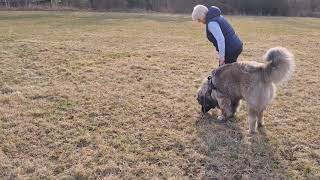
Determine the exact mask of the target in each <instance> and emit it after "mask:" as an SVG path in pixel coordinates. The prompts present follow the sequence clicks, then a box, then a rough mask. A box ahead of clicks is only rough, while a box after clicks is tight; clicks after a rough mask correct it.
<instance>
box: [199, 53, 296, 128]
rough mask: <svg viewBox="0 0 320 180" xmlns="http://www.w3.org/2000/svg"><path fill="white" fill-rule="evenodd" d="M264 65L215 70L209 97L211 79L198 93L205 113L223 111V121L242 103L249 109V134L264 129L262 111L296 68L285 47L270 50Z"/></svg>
mask: <svg viewBox="0 0 320 180" xmlns="http://www.w3.org/2000/svg"><path fill="white" fill-rule="evenodd" d="M264 60H265V61H266V62H267V63H265V64H263V63H258V62H254V61H242V62H237V63H232V64H226V65H224V66H221V67H219V68H217V69H216V70H214V71H213V72H214V73H213V74H212V79H211V80H210V81H212V85H213V86H214V88H213V89H212V91H211V92H210V93H209V94H208V91H207V90H208V87H210V83H209V84H208V80H206V81H205V82H203V83H202V85H201V87H200V88H199V90H198V96H197V100H198V102H199V104H200V105H201V106H202V112H204V113H206V112H208V111H209V110H210V109H211V108H215V107H219V108H220V109H221V114H222V115H221V116H219V119H220V120H224V119H228V118H230V117H232V116H233V115H234V113H235V112H236V108H237V106H238V104H239V100H240V99H243V100H244V101H246V102H247V106H248V114H249V117H248V123H249V132H250V133H251V134H252V133H255V132H256V126H257V125H258V127H262V126H263V124H264V123H263V119H262V116H263V111H264V110H265V109H266V108H267V105H268V104H270V103H271V101H272V99H273V98H274V97H275V94H276V86H278V85H280V84H281V83H283V82H284V81H287V80H289V78H290V76H291V75H292V73H293V71H294V67H295V63H294V57H293V55H292V54H291V53H290V52H289V51H288V50H287V49H286V48H283V47H275V48H271V49H269V50H268V51H267V53H266V54H265V55H264Z"/></svg>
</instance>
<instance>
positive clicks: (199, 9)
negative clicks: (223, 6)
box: [192, 5, 208, 24]
mask: <svg viewBox="0 0 320 180" xmlns="http://www.w3.org/2000/svg"><path fill="white" fill-rule="evenodd" d="M207 13H208V8H207V7H206V6H204V5H196V6H195V7H194V8H193V12H192V20H193V21H197V22H201V23H203V24H205V23H206V15H207Z"/></svg>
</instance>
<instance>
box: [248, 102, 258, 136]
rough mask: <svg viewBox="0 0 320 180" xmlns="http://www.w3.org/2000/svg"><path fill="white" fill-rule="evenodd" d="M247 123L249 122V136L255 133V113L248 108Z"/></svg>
mask: <svg viewBox="0 0 320 180" xmlns="http://www.w3.org/2000/svg"><path fill="white" fill-rule="evenodd" d="M248 122H249V133H250V134H254V133H256V126H257V111H256V110H254V109H253V108H250V107H249V117H248Z"/></svg>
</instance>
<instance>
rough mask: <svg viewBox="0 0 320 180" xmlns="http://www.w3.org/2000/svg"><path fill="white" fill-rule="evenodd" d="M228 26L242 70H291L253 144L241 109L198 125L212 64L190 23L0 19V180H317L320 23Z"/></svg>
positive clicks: (143, 18) (249, 21)
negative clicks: (199, 96)
mask: <svg viewBox="0 0 320 180" xmlns="http://www.w3.org/2000/svg"><path fill="white" fill-rule="evenodd" d="M227 18H228V20H230V22H231V24H232V25H233V26H234V28H235V30H236V32H237V33H238V34H239V36H240V37H241V39H242V40H243V42H244V51H243V53H242V54H241V55H240V58H239V60H240V61H242V60H256V61H259V62H261V61H262V60H261V57H262V55H263V54H264V53H265V52H266V51H267V49H268V48H271V47H275V46H284V47H286V48H288V49H289V50H290V51H291V52H292V53H293V54H294V55H295V58H296V71H295V72H294V75H293V77H292V79H291V80H290V81H289V82H287V83H285V84H284V85H282V86H280V87H279V88H278V95H277V97H276V98H275V100H274V101H273V104H272V105H271V106H269V108H268V109H267V111H266V112H265V114H264V119H265V124H266V127H265V129H263V130H262V131H260V132H259V133H258V134H256V135H254V136H248V132H247V130H248V124H247V112H246V104H245V103H244V102H243V103H242V104H241V107H240V112H238V113H237V117H236V118H235V119H234V120H232V121H229V122H227V123H219V122H218V121H217V120H216V118H217V115H218V110H211V111H210V113H209V114H207V115H201V112H200V106H199V105H198V102H197V101H196V96H195V95H196V91H197V88H198V87H199V85H200V83H201V82H202V79H203V78H205V77H206V76H207V75H208V74H209V72H210V71H211V69H212V68H215V67H217V66H218V62H217V58H216V53H215V50H214V49H213V48H212V45H211V44H209V43H208V41H207V39H206V37H205V31H204V26H203V25H200V24H198V23H195V22H192V21H191V17H190V16H187V15H169V14H134V13H132V14H126V13H94V12H41V11H38V12H32V11H29V12H27V11H25V12H23V11H20V12H19V11H0V179H103V178H105V179H109V178H110V179H113V178H114V179H118V178H121V179H151V178H159V179H170V178H171V179H219V178H222V177H224V178H229V179H230V178H234V179H290V178H293V179H296V178H297V179H319V178H320V131H319V130H320V50H319V48H320V19H316V18H288V17H254V16H248V17H246V16H227ZM318 113H319V114H318Z"/></svg>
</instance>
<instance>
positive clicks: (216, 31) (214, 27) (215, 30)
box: [208, 21, 225, 65]
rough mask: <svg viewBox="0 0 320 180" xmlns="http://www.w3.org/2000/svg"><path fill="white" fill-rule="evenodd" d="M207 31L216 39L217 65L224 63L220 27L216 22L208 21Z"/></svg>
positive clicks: (223, 46)
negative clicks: (217, 50)
mask: <svg viewBox="0 0 320 180" xmlns="http://www.w3.org/2000/svg"><path fill="white" fill-rule="evenodd" d="M208 28H209V31H210V32H211V33H212V35H213V36H214V38H215V39H216V40H217V44H218V49H219V65H222V64H224V60H225V39H224V36H223V33H222V31H221V28H220V26H219V24H218V23H217V22H214V21H212V22H210V23H209V24H208Z"/></svg>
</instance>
